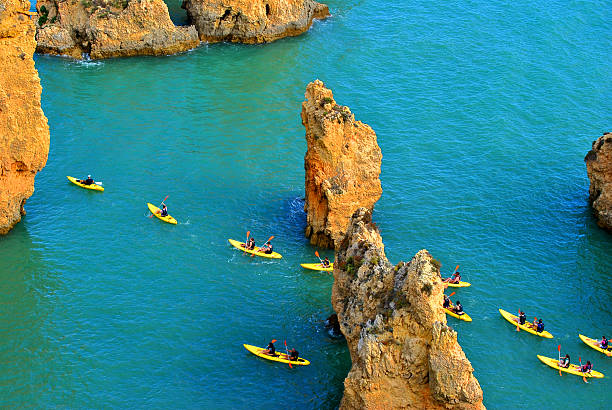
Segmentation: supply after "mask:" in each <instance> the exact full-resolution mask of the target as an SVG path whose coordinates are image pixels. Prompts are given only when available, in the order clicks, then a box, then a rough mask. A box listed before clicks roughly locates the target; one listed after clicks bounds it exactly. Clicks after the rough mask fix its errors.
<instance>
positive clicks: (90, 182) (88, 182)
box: [76, 175, 95, 185]
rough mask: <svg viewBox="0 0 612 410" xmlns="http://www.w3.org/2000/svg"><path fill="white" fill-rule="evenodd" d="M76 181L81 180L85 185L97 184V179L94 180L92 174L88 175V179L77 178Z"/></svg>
mask: <svg viewBox="0 0 612 410" xmlns="http://www.w3.org/2000/svg"><path fill="white" fill-rule="evenodd" d="M76 181H77V182H80V183H81V184H83V185H93V184H95V181H94V180H93V178H92V177H91V175H87V179H77V180H76Z"/></svg>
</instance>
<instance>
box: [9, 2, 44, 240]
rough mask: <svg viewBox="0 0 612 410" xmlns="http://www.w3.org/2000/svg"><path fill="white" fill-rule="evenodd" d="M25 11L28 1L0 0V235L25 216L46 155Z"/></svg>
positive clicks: (33, 44)
mask: <svg viewBox="0 0 612 410" xmlns="http://www.w3.org/2000/svg"><path fill="white" fill-rule="evenodd" d="M29 8H30V2H29V1H27V0H25V1H22V0H0V67H2V69H1V70H0V234H6V233H7V232H8V231H9V230H10V229H11V228H12V227H13V226H14V225H15V224H16V223H17V222H19V221H20V220H21V216H22V215H25V209H24V205H25V202H26V199H28V198H29V197H30V196H31V195H32V193H33V192H34V177H35V176H36V173H37V172H38V171H40V170H41V169H42V168H43V167H44V166H45V164H46V162H47V155H48V154H49V126H48V125H47V118H46V117H45V114H44V113H43V111H42V109H41V107H40V94H41V92H42V87H41V86H40V79H39V77H38V72H37V71H36V68H35V67H34V60H33V58H32V56H33V55H34V49H35V48H36V41H35V40H34V35H35V32H36V28H35V27H34V22H33V20H31V19H30V16H28V10H29Z"/></svg>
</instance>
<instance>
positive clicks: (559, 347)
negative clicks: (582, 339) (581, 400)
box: [557, 345, 561, 353]
mask: <svg viewBox="0 0 612 410" xmlns="http://www.w3.org/2000/svg"><path fill="white" fill-rule="evenodd" d="M557 350H558V351H559V353H561V345H559V346H557Z"/></svg>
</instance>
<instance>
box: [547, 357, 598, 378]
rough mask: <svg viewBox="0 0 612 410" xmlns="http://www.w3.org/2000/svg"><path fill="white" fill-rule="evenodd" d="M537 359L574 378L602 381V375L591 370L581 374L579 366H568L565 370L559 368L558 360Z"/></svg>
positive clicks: (548, 358)
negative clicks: (590, 378) (591, 378)
mask: <svg viewBox="0 0 612 410" xmlns="http://www.w3.org/2000/svg"><path fill="white" fill-rule="evenodd" d="M538 359H540V361H541V362H542V363H544V364H545V365H547V366H550V367H552V368H553V369H557V370H561V371H562V372H565V373H569V374H574V375H576V376H584V377H595V378H596V379H602V378H603V377H604V375H603V374H602V373H599V372H596V371H595V370H591V371H590V372H581V371H580V366H578V365H575V364H570V366H569V367H568V368H567V369H566V368H565V367H559V360H557V359H553V358H550V357H545V356H540V355H538Z"/></svg>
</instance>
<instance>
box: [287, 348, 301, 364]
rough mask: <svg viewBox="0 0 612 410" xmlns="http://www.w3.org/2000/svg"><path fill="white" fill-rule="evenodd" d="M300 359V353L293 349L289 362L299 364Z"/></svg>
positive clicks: (290, 351) (290, 352)
mask: <svg viewBox="0 0 612 410" xmlns="http://www.w3.org/2000/svg"><path fill="white" fill-rule="evenodd" d="M298 357H299V353H298V351H297V350H295V348H292V349H291V350H289V360H291V361H293V362H297V360H298Z"/></svg>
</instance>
